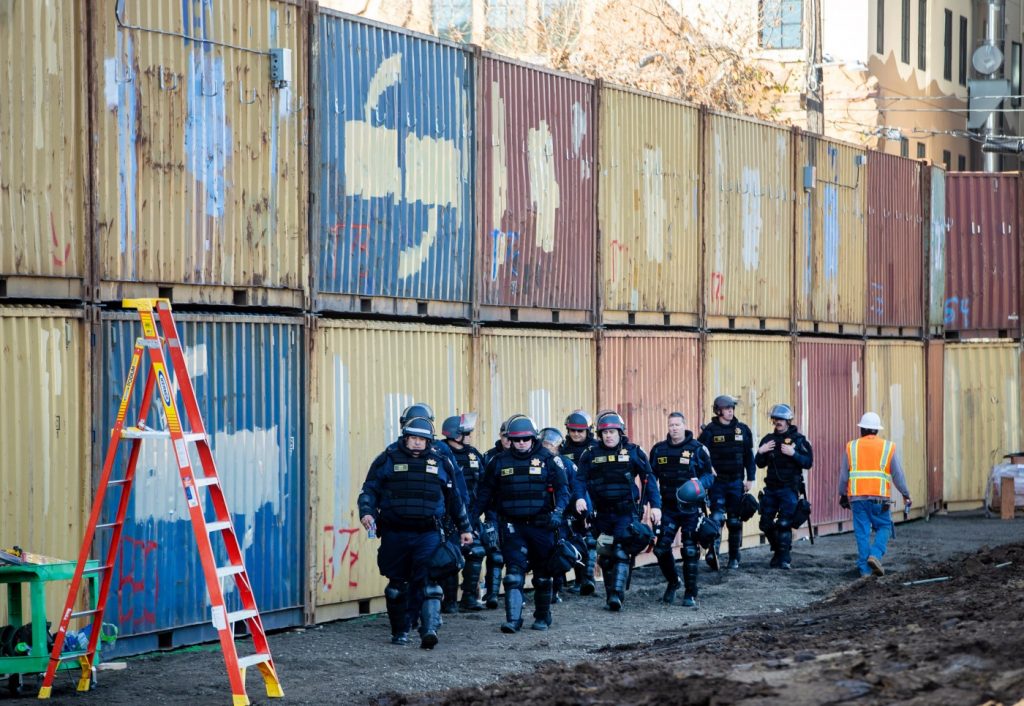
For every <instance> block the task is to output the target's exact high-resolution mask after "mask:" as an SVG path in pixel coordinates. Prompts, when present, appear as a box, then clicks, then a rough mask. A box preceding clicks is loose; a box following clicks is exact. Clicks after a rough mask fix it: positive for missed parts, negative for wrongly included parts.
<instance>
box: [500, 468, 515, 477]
mask: <svg viewBox="0 0 1024 706" xmlns="http://www.w3.org/2000/svg"><path fill="white" fill-rule="evenodd" d="M515 472H516V469H514V468H502V469H501V475H503V476H510V475H512V474H514V473H515Z"/></svg>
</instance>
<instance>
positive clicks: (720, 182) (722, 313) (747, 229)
mask: <svg viewBox="0 0 1024 706" xmlns="http://www.w3.org/2000/svg"><path fill="white" fill-rule="evenodd" d="M704 132H705V138H704V139H705V142H704V153H703V154H704V187H703V191H704V211H703V218H704V252H705V255H704V278H703V285H702V286H703V288H704V308H705V313H706V325H707V327H708V328H712V329H728V328H748V329H775V330H789V329H790V326H791V319H792V315H793V298H792V297H791V296H789V292H791V291H792V290H793V272H794V268H793V204H794V186H793V178H794V177H793V135H792V133H791V132H790V130H788V129H787V128H783V127H780V126H778V125H772V124H770V123H764V122H759V121H755V120H752V119H749V118H741V117H738V116H734V115H725V114H721V113H708V114H707V118H706V121H705V124H704Z"/></svg>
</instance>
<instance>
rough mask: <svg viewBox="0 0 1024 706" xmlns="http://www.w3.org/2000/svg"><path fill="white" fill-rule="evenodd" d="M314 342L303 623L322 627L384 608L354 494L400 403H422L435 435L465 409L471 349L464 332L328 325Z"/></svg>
mask: <svg viewBox="0 0 1024 706" xmlns="http://www.w3.org/2000/svg"><path fill="white" fill-rule="evenodd" d="M312 338H313V342H312V346H313V347H312V351H313V352H312V355H311V357H310V392H309V405H310V430H311V439H310V474H311V480H310V487H311V491H312V492H311V496H310V498H311V499H310V507H311V513H312V517H311V519H310V538H309V547H310V557H309V559H308V560H307V568H308V571H309V578H308V584H309V608H310V611H311V614H310V615H308V616H307V619H308V620H309V621H311V622H314V621H315V622H318V623H320V622H325V621H328V620H335V619H337V618H344V617H352V616H355V615H360V614H361V613H365V612H367V611H369V610H371V607H372V609H373V610H374V611H378V610H383V608H384V603H383V598H382V597H383V595H384V587H385V585H386V584H387V579H385V578H384V577H382V576H381V575H380V572H379V571H378V569H377V561H376V556H377V549H378V547H379V546H380V544H379V541H378V540H375V539H369V538H368V537H367V536H366V532H365V531H363V528H362V526H361V525H360V523H359V508H358V505H357V499H358V497H359V492H360V489H361V488H362V485H363V482H364V481H365V480H366V473H367V471H368V470H369V468H370V464H371V463H372V462H373V459H374V458H376V457H377V455H378V454H379V453H381V452H382V451H383V450H384V448H385V447H386V446H387V445H388V444H390V443H391V442H392V441H394V440H395V439H397V438H398V437H399V436H400V434H401V428H400V426H399V422H398V420H399V417H400V416H401V414H402V411H403V410H404V409H405V408H406V407H407V406H409V405H411V404H413V403H414V402H425V403H427V404H429V405H430V406H431V407H432V408H433V410H434V414H435V422H434V427H435V430H436V431H437V432H438V437H439V438H440V427H441V424H442V422H443V421H444V419H445V418H446V417H448V416H450V415H453V414H459V413H462V412H466V411H468V410H469V408H470V348H471V346H470V330H469V329H468V328H456V327H448V326H424V325H419V324H399V323H382V322H365V323H362V322H354V321H336V320H334V321H332V320H328V319H318V320H316V321H315V326H314V329H313V334H312ZM477 428H478V429H479V430H480V431H479V432H478V434H477V436H476V437H475V438H474V439H473V443H474V444H477V445H480V446H483V447H485V448H484V449H481V450H485V449H486V447H487V446H488V445H489V443H490V437H489V436H488V435H487V434H486V433H484V432H483V427H482V426H481V425H478V427H477ZM361 604H362V605H361Z"/></svg>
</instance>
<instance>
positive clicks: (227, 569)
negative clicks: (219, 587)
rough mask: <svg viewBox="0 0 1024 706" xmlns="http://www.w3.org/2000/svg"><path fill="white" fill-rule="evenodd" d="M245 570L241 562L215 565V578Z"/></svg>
mask: <svg viewBox="0 0 1024 706" xmlns="http://www.w3.org/2000/svg"><path fill="white" fill-rule="evenodd" d="M243 571H245V566H244V565H243V564H232V565H231V566H219V567H217V578H224V577H225V576H234V575H235V574H240V573H242V572H243Z"/></svg>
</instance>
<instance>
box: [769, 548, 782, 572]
mask: <svg viewBox="0 0 1024 706" xmlns="http://www.w3.org/2000/svg"><path fill="white" fill-rule="evenodd" d="M768 566H769V567H770V568H772V569H778V568H779V567H781V566H782V552H779V551H776V552H773V553H772V560H771V561H770V562H768Z"/></svg>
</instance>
